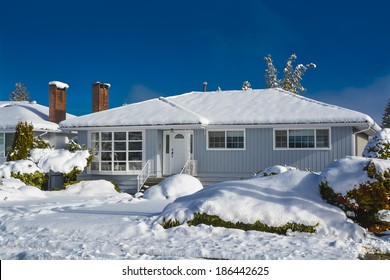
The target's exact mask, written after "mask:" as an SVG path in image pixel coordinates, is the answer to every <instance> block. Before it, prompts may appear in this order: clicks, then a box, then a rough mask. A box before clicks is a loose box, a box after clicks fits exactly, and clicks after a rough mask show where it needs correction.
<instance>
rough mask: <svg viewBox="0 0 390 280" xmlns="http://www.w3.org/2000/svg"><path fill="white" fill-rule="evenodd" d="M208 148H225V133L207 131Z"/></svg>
mask: <svg viewBox="0 0 390 280" xmlns="http://www.w3.org/2000/svg"><path fill="white" fill-rule="evenodd" d="M209 148H225V131H209Z"/></svg>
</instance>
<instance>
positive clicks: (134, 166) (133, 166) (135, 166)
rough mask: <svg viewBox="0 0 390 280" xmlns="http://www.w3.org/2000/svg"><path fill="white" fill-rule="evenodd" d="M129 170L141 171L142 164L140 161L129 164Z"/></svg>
mask: <svg viewBox="0 0 390 280" xmlns="http://www.w3.org/2000/svg"><path fill="white" fill-rule="evenodd" d="M129 170H142V162H141V161H134V162H129Z"/></svg>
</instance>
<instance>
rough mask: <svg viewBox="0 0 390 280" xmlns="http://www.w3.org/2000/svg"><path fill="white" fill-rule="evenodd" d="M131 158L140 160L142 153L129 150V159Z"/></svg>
mask: <svg viewBox="0 0 390 280" xmlns="http://www.w3.org/2000/svg"><path fill="white" fill-rule="evenodd" d="M133 160H142V153H141V152H130V153H129V161H133Z"/></svg>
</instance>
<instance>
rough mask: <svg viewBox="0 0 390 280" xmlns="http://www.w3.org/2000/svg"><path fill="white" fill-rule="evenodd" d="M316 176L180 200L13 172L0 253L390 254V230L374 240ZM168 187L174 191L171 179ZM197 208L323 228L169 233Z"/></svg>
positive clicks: (3, 200)
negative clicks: (28, 180) (55, 185)
mask: <svg viewBox="0 0 390 280" xmlns="http://www.w3.org/2000/svg"><path fill="white" fill-rule="evenodd" d="M318 179H319V178H318V175H317V174H313V173H309V172H303V171H297V170H295V171H294V170H290V171H286V172H284V173H282V174H279V175H274V176H269V177H262V178H253V179H250V180H243V181H234V182H225V183H221V184H217V185H214V186H209V187H206V188H204V189H200V190H199V191H198V192H195V193H193V194H190V195H186V196H182V197H180V198H178V199H177V200H176V202H175V203H173V204H170V203H171V202H173V199H169V198H168V199H167V198H166V197H160V198H159V197H158V196H156V197H151V198H150V199H145V198H134V197H132V196H130V195H128V194H124V193H122V194H119V193H117V192H116V191H115V190H114V186H113V185H112V184H111V183H109V182H106V181H103V180H99V181H90V182H82V183H79V184H76V185H72V186H70V187H68V189H66V190H63V191H55V192H54V191H53V192H42V191H40V190H39V189H37V188H34V187H30V186H25V185H24V184H23V183H21V182H20V181H18V180H16V179H5V180H3V185H2V186H0V258H1V259H192V258H196V259H200V258H207V259H357V258H358V257H359V256H361V255H364V254H366V253H368V252H383V253H389V252H390V240H389V238H388V237H383V238H382V239H379V238H377V237H374V236H373V235H371V234H369V233H367V232H366V231H365V230H364V229H362V228H361V227H359V226H358V225H356V224H354V223H352V222H351V221H350V220H349V219H347V218H346V216H345V214H344V213H343V212H342V211H341V210H340V209H338V208H336V207H334V206H331V205H329V204H327V203H325V202H324V201H322V199H321V198H320V196H319V192H318ZM190 184H191V183H190ZM162 185H164V184H162ZM173 185H174V184H173ZM160 186H161V185H160ZM176 187H177V186H176ZM164 188H165V189H166V191H170V190H168V189H169V188H170V187H169V184H166V185H165V187H164ZM173 193H177V192H176V191H173ZM194 212H207V213H210V214H220V215H221V216H222V217H223V218H224V219H231V220H244V221H248V222H250V221H253V220H256V219H262V220H264V221H266V222H268V223H270V224H281V223H285V222H287V221H290V220H294V221H301V222H302V223H305V224H313V223H314V224H315V223H319V226H318V230H317V232H316V233H314V234H307V233H289V234H288V235H287V236H282V235H277V234H272V233H264V232H256V231H247V232H245V231H242V230H237V229H225V228H219V227H212V226H206V225H200V226H197V227H189V226H187V225H181V226H178V227H175V228H171V229H167V230H165V229H164V228H163V227H162V226H161V225H160V222H161V220H162V219H163V218H166V217H174V218H177V219H179V220H186V219H188V218H189V217H190V216H191V215H192V213H194Z"/></svg>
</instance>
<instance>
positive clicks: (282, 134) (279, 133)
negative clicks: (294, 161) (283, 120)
mask: <svg viewBox="0 0 390 280" xmlns="http://www.w3.org/2000/svg"><path fill="white" fill-rule="evenodd" d="M275 147H276V148H287V130H275Z"/></svg>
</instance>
